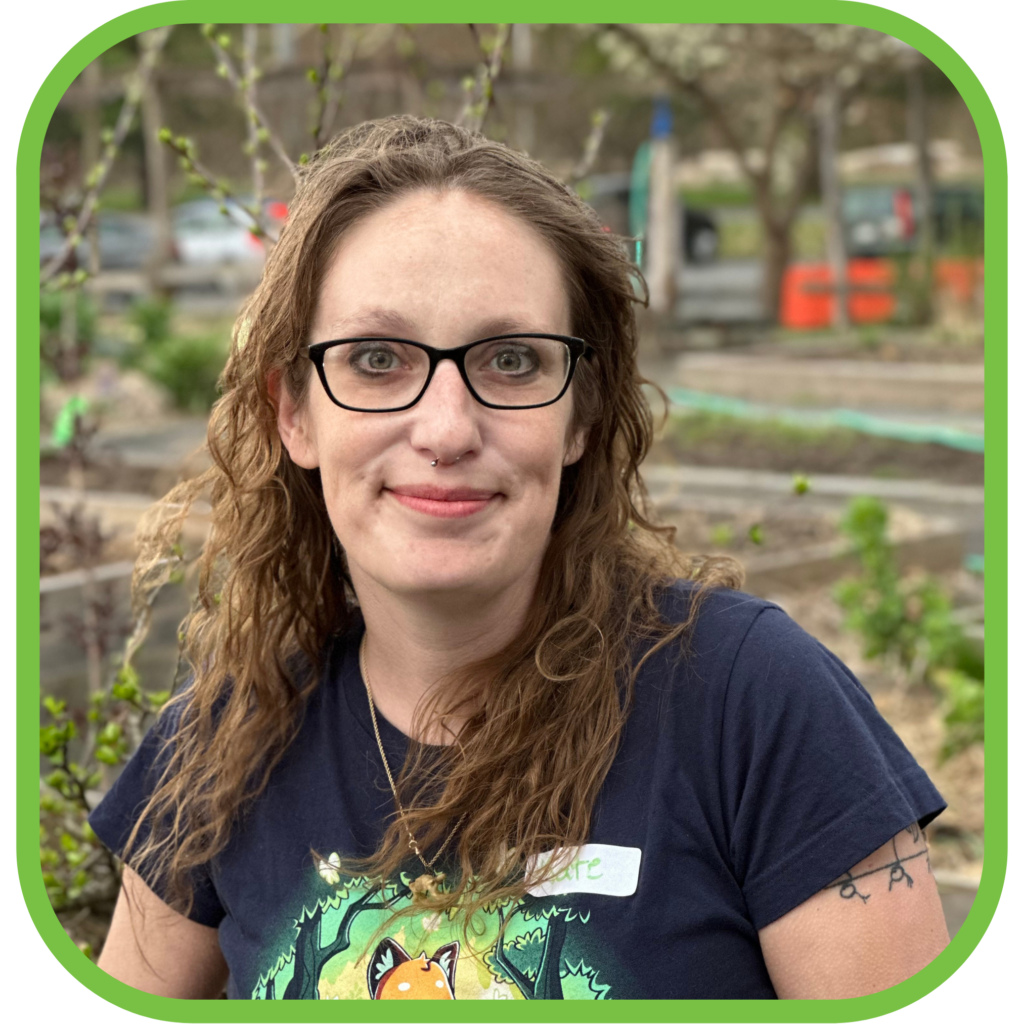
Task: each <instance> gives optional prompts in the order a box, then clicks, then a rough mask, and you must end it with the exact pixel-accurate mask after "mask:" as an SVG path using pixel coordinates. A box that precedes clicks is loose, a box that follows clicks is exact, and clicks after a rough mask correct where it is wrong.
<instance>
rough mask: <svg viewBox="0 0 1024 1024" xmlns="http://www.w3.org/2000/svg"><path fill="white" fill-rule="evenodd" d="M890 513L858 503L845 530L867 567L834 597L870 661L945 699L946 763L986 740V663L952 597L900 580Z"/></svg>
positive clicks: (914, 578) (925, 580)
mask: <svg viewBox="0 0 1024 1024" xmlns="http://www.w3.org/2000/svg"><path fill="white" fill-rule="evenodd" d="M888 520H889V512H888V509H887V508H886V506H885V504H884V503H883V502H881V501H879V500H878V499H877V498H870V497H860V498H854V499H853V500H852V501H851V502H850V504H849V506H848V508H847V510H846V514H845V516H844V517H843V520H842V523H841V524H840V527H841V529H842V530H843V532H844V533H845V534H846V535H847V536H848V537H849V538H850V541H851V543H852V547H853V551H854V553H855V554H856V556H857V559H858V561H859V562H860V566H861V571H860V574H859V575H858V576H855V577H852V578H849V579H845V580H842V581H841V582H840V583H839V584H838V585H837V587H836V590H835V597H836V600H837V601H838V603H839V605H840V606H841V607H842V608H843V609H844V611H845V612H846V621H845V625H846V627H847V628H848V629H851V630H853V631H854V632H857V633H859V634H860V635H861V640H862V643H863V650H864V655H865V657H867V658H882V659H886V660H888V661H890V662H892V663H894V664H895V665H896V667H897V668H898V670H899V671H900V672H901V673H902V675H903V680H904V683H905V684H906V685H911V684H914V683H919V682H924V683H927V684H928V685H930V686H932V687H933V688H934V689H935V690H936V691H937V692H938V693H940V694H942V696H943V698H944V704H945V724H946V741H945V744H944V745H943V748H942V752H941V756H942V757H943V758H947V757H950V756H952V755H953V754H955V753H956V752H957V751H959V750H962V749H963V748H964V747H967V746H969V745H970V744H972V743H976V742H980V741H981V740H982V738H983V736H984V711H985V708H984V661H983V658H982V655H981V654H980V652H979V651H978V650H977V648H976V647H975V646H974V645H973V644H972V643H971V642H970V640H969V639H968V638H967V637H966V636H965V635H964V632H963V629H962V628H961V627H960V625H959V624H958V622H957V621H956V618H955V616H954V613H953V605H952V601H951V600H950V597H949V595H948V594H946V592H945V591H944V590H943V589H942V588H941V587H940V586H939V584H938V582H937V581H936V580H935V579H933V578H932V577H930V576H927V575H925V574H922V573H916V574H906V575H901V574H900V570H899V566H898V565H897V562H896V556H895V553H894V551H893V548H892V545H891V544H890V543H889V540H888V537H887V527H888Z"/></svg>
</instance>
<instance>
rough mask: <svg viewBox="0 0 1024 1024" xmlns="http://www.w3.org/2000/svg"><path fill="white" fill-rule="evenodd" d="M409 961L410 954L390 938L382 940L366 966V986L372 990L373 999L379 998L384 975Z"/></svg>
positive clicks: (371, 996)
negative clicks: (378, 994)
mask: <svg viewBox="0 0 1024 1024" xmlns="http://www.w3.org/2000/svg"><path fill="white" fill-rule="evenodd" d="M409 959H410V957H409V954H408V953H406V951H405V950H404V949H402V947H401V946H400V945H399V944H398V943H397V942H395V940H394V939H392V938H391V937H390V936H388V937H385V938H383V939H381V940H380V942H379V943H378V944H377V948H376V949H375V950H374V951H373V956H371V957H370V962H369V963H368V964H367V965H366V984H367V986H368V987H369V989H370V998H371V999H376V998H377V989H378V988H379V987H380V983H381V981H383V979H384V975H385V974H388V973H389V972H391V971H393V970H394V969H395V968H396V967H397V966H398V965H399V964H404V963H406V962H407V961H408V960H409Z"/></svg>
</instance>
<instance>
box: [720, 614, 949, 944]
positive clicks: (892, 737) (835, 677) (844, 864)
mask: <svg viewBox="0 0 1024 1024" xmlns="http://www.w3.org/2000/svg"><path fill="white" fill-rule="evenodd" d="M720 760H721V767H720V771H721V774H720V778H721V780H722V785H723V787H724V792H723V800H724V804H725V810H726V820H727V822H728V825H729V830H730V835H729V851H730V856H731V859H732V863H733V869H734V871H735V873H736V877H737V879H738V881H739V883H740V885H741V886H742V889H743V893H744V896H745V898H746V901H747V907H748V910H749V912H750V916H751V920H752V921H753V923H754V925H755V927H757V928H763V927H764V926H765V925H767V924H770V923H771V922H772V921H774V920H775V919H776V918H779V917H781V916H782V915H783V914H785V913H787V912H788V911H790V910H792V909H793V908H794V907H796V906H799V905H800V904H801V903H803V902H804V901H805V900H807V899H810V897H811V896H813V895H814V894H815V893H817V892H819V891H820V890H821V889H823V888H824V887H825V886H826V885H828V884H829V883H830V882H833V881H835V879H837V878H838V877H839V876H840V875H842V874H843V873H844V872H845V871H847V870H849V869H850V868H851V867H853V866H854V865H855V864H857V863H858V862H859V861H861V860H863V859H864V858H865V857H867V856H868V855H869V854H870V853H872V852H873V851H875V850H877V849H878V848H879V847H881V846H882V845H883V844H885V843H886V842H887V841H888V840H890V839H891V838H892V837H893V836H895V835H896V834H897V833H898V832H900V831H901V830H902V829H904V828H907V827H908V826H909V825H910V824H911V823H913V822H917V823H918V824H919V825H920V826H921V827H922V828H923V827H924V826H925V825H927V824H928V823H929V822H930V821H931V820H932V819H933V818H934V817H935V816H936V815H937V814H939V813H940V812H941V811H942V810H943V809H944V808H945V806H946V803H945V801H944V800H943V799H942V797H941V796H940V795H939V793H938V791H937V790H936V789H935V787H934V786H933V785H932V783H931V780H930V779H929V778H928V776H927V775H926V774H925V772H924V770H923V769H922V768H921V767H920V766H919V765H918V764H917V762H916V761H915V760H914V758H913V757H912V756H911V754H910V752H909V751H908V750H907V748H906V747H905V746H904V745H903V743H902V742H901V741H900V739H899V737H898V736H897V735H896V733H895V732H894V731H893V730H892V728H891V727H890V726H889V724H888V723H887V722H886V721H885V720H884V719H883V718H882V716H881V715H880V714H879V713H878V711H877V709H876V708H875V706H874V703H873V702H872V700H871V697H870V696H869V695H868V693H867V691H866V690H865V689H864V687H863V686H861V684H860V683H859V682H858V681H857V679H856V678H855V677H854V676H853V674H852V673H851V672H850V670H849V669H848V668H846V666H845V665H843V664H842V662H840V661H839V659H838V658H836V657H835V655H833V654H832V653H831V652H830V651H828V650H827V649H826V648H825V647H823V646H822V645H821V644H820V643H819V642H818V641H817V640H815V639H814V638H813V637H811V636H809V635H808V634H807V633H805V632H804V631H803V630H802V629H801V628H800V627H799V626H798V625H797V624H796V623H795V622H793V620H792V619H790V618H789V616H788V615H786V614H785V613H784V612H783V611H781V610H780V609H778V608H776V607H774V606H769V607H766V608H765V609H764V610H763V611H761V612H760V613H759V615H758V616H757V618H756V619H755V620H754V622H753V623H752V625H751V627H750V629H749V630H748V632H747V634H746V637H745V638H744V640H743V643H742V644H741V646H740V648H739V651H738V653H737V656H736V659H735V661H734V663H733V667H732V672H731V675H730V679H729V685H728V689H727V691H726V696H725V706H724V717H723V726H722V743H721V747H720Z"/></svg>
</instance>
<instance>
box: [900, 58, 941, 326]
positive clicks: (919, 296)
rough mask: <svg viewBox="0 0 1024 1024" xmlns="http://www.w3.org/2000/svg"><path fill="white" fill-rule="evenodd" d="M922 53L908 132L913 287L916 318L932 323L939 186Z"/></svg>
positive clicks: (913, 67) (911, 82)
mask: <svg viewBox="0 0 1024 1024" xmlns="http://www.w3.org/2000/svg"><path fill="white" fill-rule="evenodd" d="M922 63H923V58H922V57H921V56H920V55H919V54H915V55H914V59H913V60H912V61H911V63H910V64H909V66H908V67H907V135H908V137H909V139H910V141H911V143H912V144H913V146H914V152H915V158H916V159H915V171H916V179H917V180H916V182H915V187H916V191H917V207H918V209H917V251H918V255H919V257H920V261H921V277H920V279H919V280H918V281H917V282H916V285H917V286H916V287H914V288H913V289H912V294H913V295H914V297H915V302H914V306H915V309H914V311H913V319H914V321H915V322H917V323H929V322H930V321H931V319H932V271H933V263H934V260H935V198H934V197H935V187H934V183H933V179H932V165H931V159H930V158H929V156H928V101H927V97H926V95H925V91H924V75H923V74H922Z"/></svg>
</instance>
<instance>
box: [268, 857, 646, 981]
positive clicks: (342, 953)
mask: <svg viewBox="0 0 1024 1024" xmlns="http://www.w3.org/2000/svg"><path fill="white" fill-rule="evenodd" d="M595 851H608V852H609V853H612V852H613V851H621V852H623V853H625V852H627V851H628V853H629V855H630V859H633V854H634V853H635V860H636V862H637V866H638V865H639V853H640V851H639V850H636V851H633V850H630V849H629V848H625V847H597V846H594V847H583V848H581V850H580V851H579V853H578V855H577V856H576V858H575V859H574V860H573V861H572V862H570V863H569V864H568V865H567V866H566V867H565V868H564V869H563V870H562V872H561V873H560V874H559V876H558V877H557V879H555V880H554V884H553V885H552V883H548V885H547V887H544V886H539V887H537V888H536V889H535V890H534V891H533V892H531V893H527V894H526V895H525V896H523V897H522V898H521V899H519V900H515V901H510V900H505V901H497V902H496V903H494V904H492V905H491V906H489V907H487V908H486V909H485V911H484V912H482V913H481V914H480V915H479V917H480V922H481V924H480V925H474V929H475V931H476V936H477V937H476V938H475V939H474V944H473V949H472V950H469V949H467V948H465V947H464V946H463V945H461V943H462V942H463V941H464V935H463V931H462V921H461V919H460V918H459V917H458V916H457V913H456V911H454V910H452V911H446V912H443V913H434V912H432V911H430V910H429V909H428V908H424V912H423V914H421V915H419V914H417V915H413V916H409V917H401V918H398V919H394V912H395V911H396V910H401V909H404V908H407V907H409V906H410V905H412V904H413V899H414V896H413V893H412V891H411V889H410V883H411V881H412V876H411V875H407V874H405V873H403V874H402V875H401V877H400V879H399V880H398V881H395V882H388V883H387V884H386V885H385V886H384V887H383V889H382V888H381V887H380V886H376V887H373V886H371V885H370V883H369V881H368V880H367V879H365V878H346V877H344V876H343V875H342V874H341V871H340V867H341V858H340V857H339V856H338V855H337V854H331V855H330V856H329V857H328V858H326V859H321V860H319V862H318V864H317V868H316V870H315V871H314V870H311V876H312V877H311V881H310V889H309V892H308V894H307V897H306V898H305V899H304V900H303V901H302V902H301V907H302V909H301V913H300V915H299V917H298V919H297V920H296V919H294V918H293V919H292V922H291V928H289V929H287V931H286V933H285V934H284V935H283V937H282V940H281V942H280V945H279V946H278V947H277V948H276V949H267V950H265V953H266V954H268V959H271V958H272V957H274V956H275V955H276V959H274V960H272V964H273V965H272V966H271V967H270V969H269V970H266V969H265V968H264V970H263V973H261V974H260V976H259V980H258V982H257V983H256V985H255V987H254V989H253V991H252V998H253V999H608V998H612V996H613V988H614V984H615V978H614V977H613V975H614V973H615V958H612V959H611V962H609V963H600V962H595V957H594V953H595V952H597V959H598V960H600V957H601V953H602V952H603V950H602V949H600V947H599V946H595V943H594V936H593V934H592V933H590V931H589V929H588V928H587V925H588V923H589V921H590V918H591V911H590V909H589V908H588V907H587V906H586V905H585V904H586V897H587V894H588V893H590V894H592V893H598V892H605V893H607V894H612V893H608V888H607V886H608V884H609V878H611V879H612V881H613V884H614V885H615V886H616V891H615V892H614V893H613V894H614V895H618V894H619V893H620V892H623V893H624V890H623V887H622V882H621V870H619V871H618V872H617V871H616V870H612V871H610V872H608V874H605V872H604V870H603V867H604V865H603V863H602V857H601V856H600V855H597V854H595ZM606 857H607V859H608V866H609V867H611V868H613V869H614V868H617V865H616V864H615V863H614V862H615V856H614V853H612V855H611V856H608V853H606ZM620 859H621V858H620ZM634 887H635V882H634ZM552 889H554V890H557V891H552ZM632 891H633V890H632V889H631V890H630V894H631V893H632ZM581 897H582V899H581ZM381 929H383V931H384V933H385V934H384V936H383V938H382V937H381Z"/></svg>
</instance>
